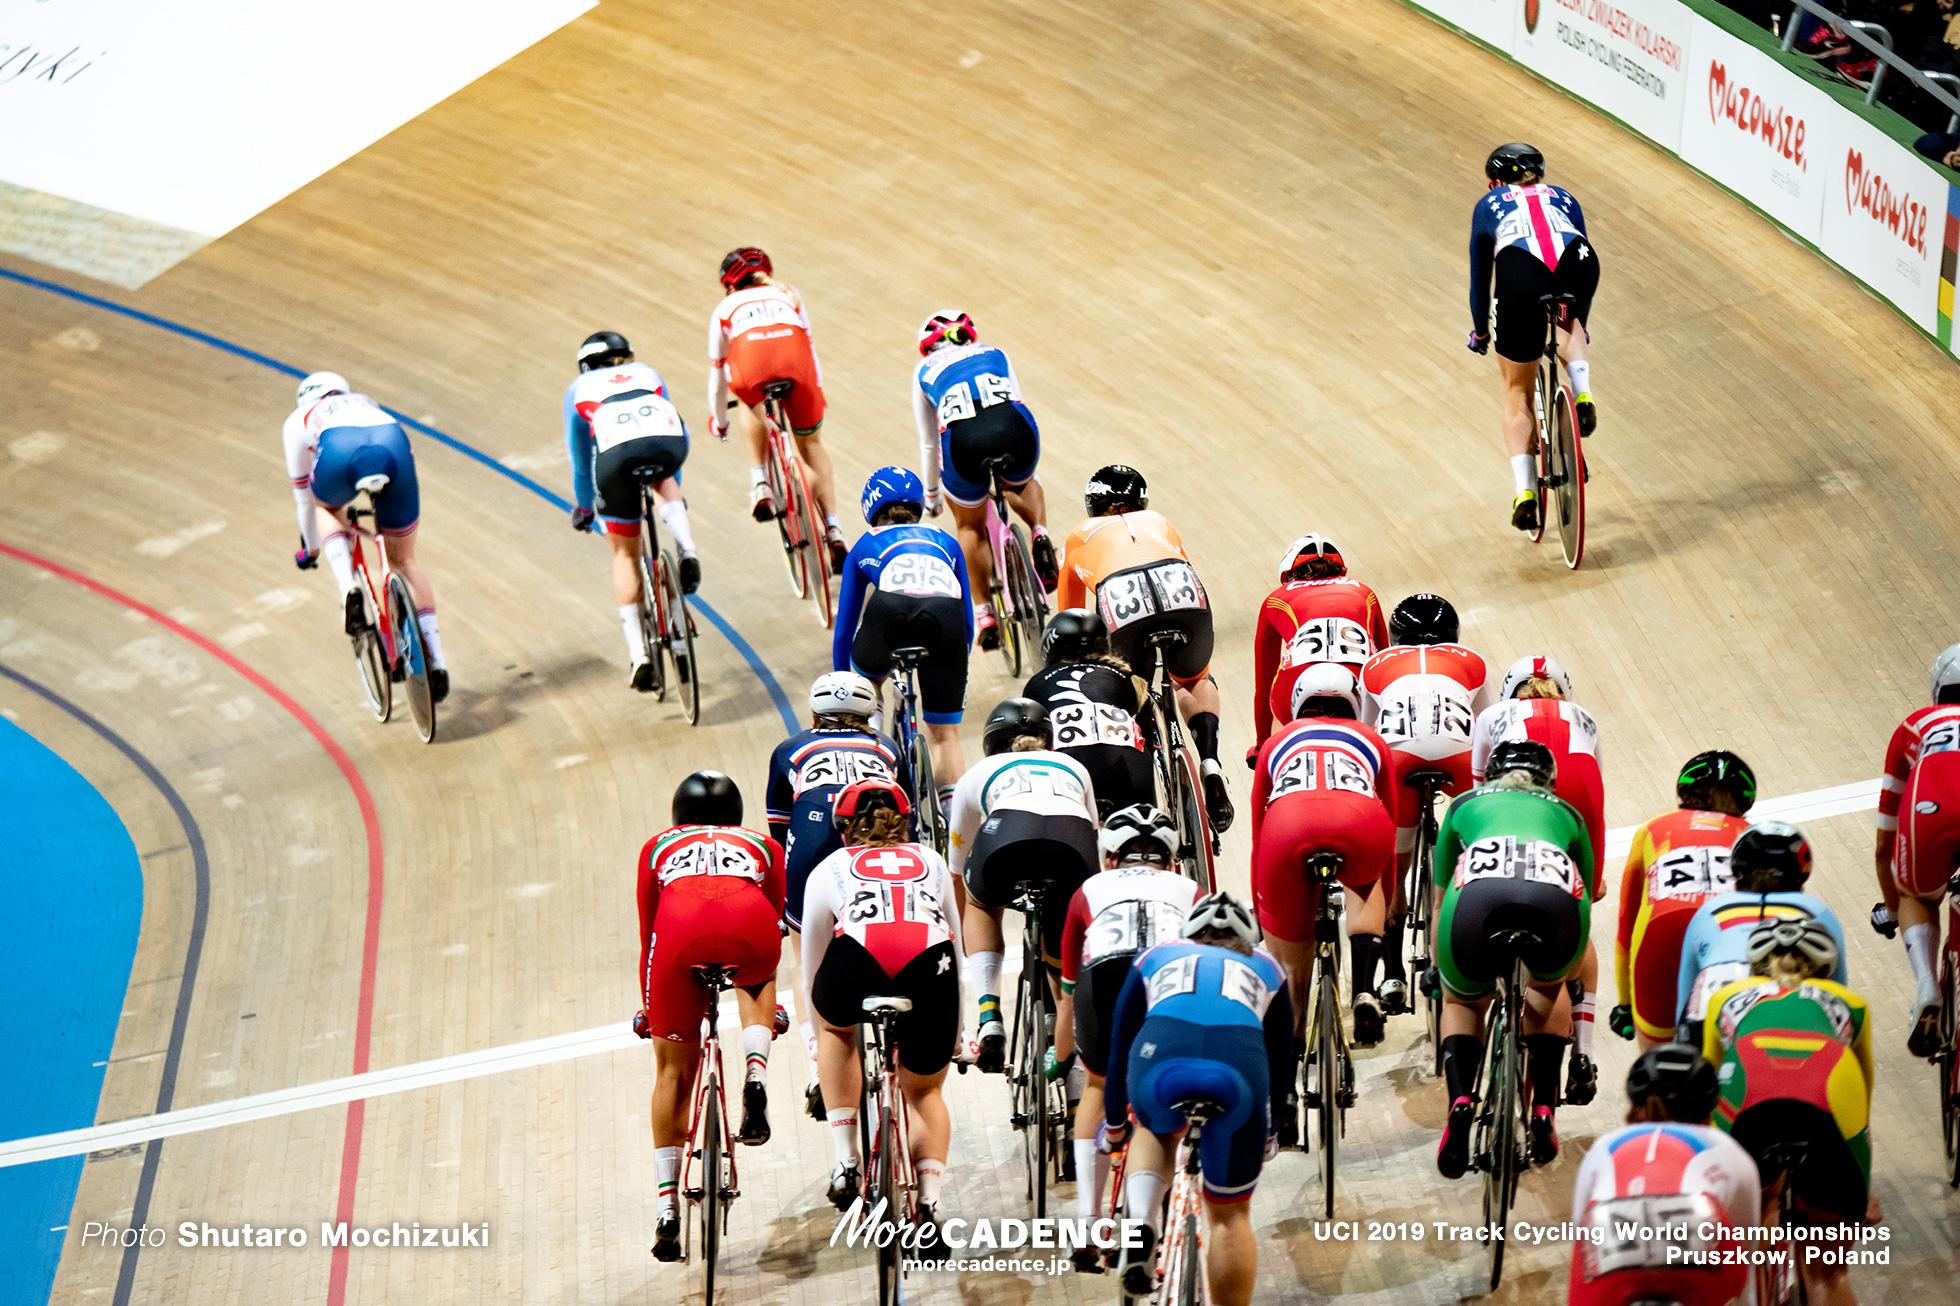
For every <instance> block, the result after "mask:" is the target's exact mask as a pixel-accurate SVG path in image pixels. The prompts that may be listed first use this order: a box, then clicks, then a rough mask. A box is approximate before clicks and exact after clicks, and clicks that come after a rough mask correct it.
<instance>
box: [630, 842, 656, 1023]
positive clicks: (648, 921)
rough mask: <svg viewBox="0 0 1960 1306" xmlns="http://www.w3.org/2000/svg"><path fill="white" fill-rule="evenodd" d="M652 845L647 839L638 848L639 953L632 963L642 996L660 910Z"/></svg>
mask: <svg viewBox="0 0 1960 1306" xmlns="http://www.w3.org/2000/svg"><path fill="white" fill-rule="evenodd" d="M653 845H654V840H653V839H649V840H647V842H646V846H645V847H644V848H642V849H640V864H639V892H638V899H639V904H640V955H639V957H638V959H637V960H636V961H635V963H634V970H636V971H637V972H638V973H639V976H640V990H641V994H642V996H643V997H644V996H645V991H646V981H647V975H646V967H647V957H648V956H649V955H651V953H652V952H653V919H654V917H655V916H656V915H657V914H658V913H659V911H660V880H659V877H657V876H656V875H654V873H653Z"/></svg>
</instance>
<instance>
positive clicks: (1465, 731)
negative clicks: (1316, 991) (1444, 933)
mask: <svg viewBox="0 0 1960 1306" xmlns="http://www.w3.org/2000/svg"><path fill="white" fill-rule="evenodd" d="M1459 633H1460V631H1459V625H1458V622H1457V617H1456V609H1455V608H1454V607H1452V606H1451V605H1450V601H1449V600H1448V599H1446V598H1443V597H1442V596H1440V595H1436V594H1411V595H1410V596H1409V597H1408V598H1406V599H1403V600H1402V601H1401V602H1400V603H1398V604H1396V605H1395V611H1394V612H1393V613H1392V614H1390V616H1389V619H1388V637H1389V641H1390V643H1389V647H1387V648H1385V649H1383V650H1381V651H1380V652H1379V653H1376V654H1375V655H1374V656H1372V657H1370V658H1369V659H1368V661H1367V662H1366V663H1364V664H1363V665H1362V668H1361V688H1362V689H1363V690H1364V691H1365V692H1364V694H1363V696H1362V701H1361V719H1362V721H1363V722H1365V723H1366V724H1368V725H1371V726H1373V727H1374V728H1375V729H1376V730H1377V731H1379V732H1380V733H1381V737H1382V738H1383V739H1384V740H1385V741H1387V743H1388V747H1389V750H1390V755H1389V769H1388V773H1387V776H1386V779H1385V783H1386V784H1387V786H1388V791H1389V792H1390V793H1392V794H1394V795H1395V797H1394V798H1392V799H1390V800H1389V810H1390V811H1392V812H1394V813H1395V814H1396V831H1395V852H1396V866H1397V869H1398V872H1399V873H1398V875H1397V876H1396V882H1395V884H1394V886H1393V888H1394V890H1395V892H1394V894H1393V896H1392V897H1391V898H1390V900H1389V907H1388V909H1389V921H1388V927H1387V928H1386V929H1385V930H1384V931H1383V932H1382V962H1383V966H1382V969H1383V978H1382V986H1381V1001H1382V1009H1383V1010H1384V1011H1386V1012H1388V1013H1390V1014H1393V1013H1395V1012H1398V1011H1407V1010H1409V1001H1408V992H1409V986H1408V977H1407V971H1406V967H1405V965H1404V963H1403V960H1402V934H1403V930H1404V928H1405V926H1406V922H1407V920H1408V912H1409V904H1408V899H1407V897H1406V896H1405V894H1404V893H1403V892H1402V875H1404V874H1406V873H1407V872H1408V870H1409V867H1410V865H1411V863H1412V862H1413V861H1414V859H1415V848H1416V829H1417V827H1418V826H1419V825H1420V824H1421V820H1422V814H1421V812H1420V810H1419V808H1420V803H1418V802H1417V801H1416V794H1415V791H1414V789H1412V788H1410V787H1409V785H1408V783H1407V777H1408V776H1409V774H1410V773H1411V772H1413V771H1419V770H1431V771H1446V772H1448V773H1449V779H1448V780H1447V781H1446V782H1445V783H1444V784H1443V786H1442V788H1441V789H1439V790H1437V792H1438V793H1440V794H1461V793H1464V792H1466V791H1467V790H1469V789H1470V787H1471V784H1472V781H1471V779H1470V728H1471V726H1472V725H1473V724H1474V723H1475V721H1476V719H1477V715H1478V714H1479V713H1480V712H1482V711H1483V709H1484V708H1486V707H1488V706H1489V705H1490V690H1489V689H1488V688H1487V687H1486V686H1485V684H1484V681H1485V679H1486V678H1487V677H1488V675H1489V672H1488V671H1487V670H1486V669H1485V666H1484V660H1483V658H1482V657H1481V656H1479V655H1478V654H1476V653H1473V652H1471V651H1470V650H1469V649H1468V648H1465V647H1464V646H1463V645H1462V644H1459V643H1457V636H1458V634H1459ZM1404 795H1407V796H1406V797H1404Z"/></svg>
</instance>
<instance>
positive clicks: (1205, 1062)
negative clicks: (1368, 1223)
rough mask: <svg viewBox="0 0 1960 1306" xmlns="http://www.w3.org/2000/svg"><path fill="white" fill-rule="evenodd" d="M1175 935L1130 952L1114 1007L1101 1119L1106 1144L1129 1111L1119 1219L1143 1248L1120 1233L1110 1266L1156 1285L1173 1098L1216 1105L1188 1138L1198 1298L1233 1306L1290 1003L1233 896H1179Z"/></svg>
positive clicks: (1178, 1125)
mask: <svg viewBox="0 0 1960 1306" xmlns="http://www.w3.org/2000/svg"><path fill="white" fill-rule="evenodd" d="M1180 934H1181V935H1182V940H1181V941H1180V942H1175V943H1160V944H1158V945H1157V946H1156V947H1154V948H1152V949H1150V950H1149V951H1148V952H1146V953H1144V954H1143V955H1142V956H1140V957H1138V958H1137V960H1136V964H1135V965H1134V966H1133V967H1132V968H1131V970H1130V975H1129V978H1128V979H1126V980H1124V981H1123V989H1122V992H1121V993H1119V994H1118V995H1117V998H1116V1013H1115V1015H1114V1017H1113V1018H1112V1024H1111V1033H1110V1038H1109V1078H1108V1081H1107V1083H1106V1085H1105V1091H1104V1097H1103V1120H1104V1122H1105V1124H1106V1125H1107V1126H1108V1130H1109V1135H1110V1138H1111V1141H1112V1142H1115V1141H1118V1140H1120V1138H1121V1137H1122V1136H1123V1135H1124V1134H1125V1133H1127V1122H1128V1119H1129V1116H1130V1114H1131V1112H1132V1111H1134V1113H1135V1115H1136V1119H1137V1124H1138V1125H1139V1126H1140V1128H1138V1129H1137V1131H1136V1136H1135V1137H1134V1138H1132V1139H1130V1140H1129V1159H1128V1161H1127V1162H1126V1164H1125V1167H1124V1174H1123V1197H1124V1207H1125V1214H1126V1215H1127V1217H1128V1218H1129V1219H1131V1220H1136V1221H1140V1222H1141V1224H1142V1226H1143V1237H1142V1239H1141V1242H1142V1245H1141V1246H1130V1245H1128V1242H1127V1240H1126V1243H1125V1246H1124V1248H1123V1252H1122V1259H1121V1260H1120V1261H1119V1262H1118V1273H1119V1274H1120V1275H1121V1276H1122V1280H1123V1282H1122V1290H1123V1292H1124V1293H1125V1294H1127V1295H1129V1296H1132V1297H1145V1296H1149V1295H1150V1293H1151V1292H1152V1291H1153V1290H1154V1289H1155V1287H1156V1285H1155V1283H1154V1282H1153V1281H1152V1275H1151V1260H1152V1257H1153V1256H1154V1255H1155V1253H1156V1248H1157V1233H1158V1231H1157V1221H1158V1219H1159V1213H1160V1210H1161V1206H1162V1201H1163V1196H1164V1192H1165V1189H1166V1188H1167V1187H1168V1186H1169V1184H1170V1167H1171V1157H1172V1155H1173V1154H1174V1153H1175V1151H1176V1149H1177V1141H1178V1138H1179V1137H1180V1136H1181V1135H1182V1134H1183V1133H1184V1129H1185V1125H1186V1124H1187V1123H1188V1122H1187V1120H1186V1118H1185V1117H1184V1115H1183V1114H1182V1113H1181V1112H1179V1111H1178V1110H1177V1104H1178V1103H1180V1102H1184V1101H1187V1100H1190V1099H1193V1098H1199V1099H1205V1100H1208V1101H1210V1102H1212V1103H1214V1104H1215V1105H1217V1106H1218V1107H1220V1108H1222V1114H1220V1115H1219V1116H1218V1117H1217V1118H1216V1119H1214V1120H1211V1121H1209V1122H1208V1123H1207V1124H1206V1125H1205V1128H1204V1141H1203V1145H1202V1146H1201V1147H1200V1149H1199V1154H1200V1157H1201V1161H1202V1164H1203V1166H1204V1192H1205V1216H1206V1222H1207V1223H1208V1225H1209V1226H1210V1237H1209V1238H1208V1239H1207V1248H1208V1255H1207V1256H1206V1257H1205V1260H1206V1267H1205V1268H1206V1271H1207V1281H1208V1283H1209V1286H1210V1288H1211V1298H1210V1299H1211V1300H1212V1301H1213V1302H1215V1303H1218V1306H1244V1304H1245V1303H1247V1302H1250V1301H1251V1300H1252V1285H1253V1281H1254V1277H1255V1275H1256V1273H1257V1269H1258V1256H1259V1250H1258V1247H1257V1245H1256V1244H1255V1242H1254V1239H1253V1234H1252V1217H1251V1204H1252V1191H1253V1189H1254V1188H1255V1187H1256V1186H1257V1185H1258V1182H1259V1172H1260V1170H1261V1168H1263V1166H1264V1164H1265V1158H1266V1153H1267V1150H1268V1148H1269V1146H1270V1139H1271V1126H1270V1125H1269V1124H1268V1123H1267V1122H1268V1120H1269V1119H1270V1111H1269V1109H1268V1104H1269V1103H1270V1102H1271V1101H1272V1100H1273V1098H1275V1097H1277V1096H1279V1095H1280V1094H1282V1093H1284V1092H1285V1091H1286V1086H1287V1085H1288V1084H1289V1083H1291V1082H1292V1080H1293V1076H1294V1069H1295V1064H1296V1063H1295V1060H1294V1056H1293V1012H1292V1009H1291V1007H1292V1004H1291V1001H1290V1000H1289V997H1288V994H1287V989H1286V976H1285V974H1284V973H1283V972H1282V971H1281V970H1280V968H1279V964H1278V963H1277V962H1275V961H1274V960H1273V959H1272V957H1271V956H1270V955H1268V954H1267V953H1266V952H1264V951H1263V950H1261V949H1260V947H1259V924H1258V922H1257V921H1255V920H1253V918H1252V913H1251V912H1250V911H1248V910H1247V909H1246V907H1245V905H1244V904H1243V903H1241V902H1239V901H1238V900H1237V899H1236V898H1234V897H1232V895H1231V894H1229V893H1212V894H1207V895H1205V896H1204V897H1202V898H1200V899H1198V900H1197V901H1196V902H1194V903H1193V904H1191V910H1190V911H1189V912H1188V913H1186V915H1185V917H1184V924H1183V927H1182V929H1181V930H1180Z"/></svg>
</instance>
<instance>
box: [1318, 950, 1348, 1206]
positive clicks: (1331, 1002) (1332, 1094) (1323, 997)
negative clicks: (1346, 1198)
mask: <svg viewBox="0 0 1960 1306" xmlns="http://www.w3.org/2000/svg"><path fill="white" fill-rule="evenodd" d="M1314 1008H1315V1020H1314V1026H1315V1030H1314V1044H1315V1050H1314V1057H1315V1060H1316V1061H1318V1062H1319V1065H1320V1112H1319V1121H1320V1188H1321V1195H1322V1199H1323V1205H1324V1208H1325V1210H1326V1212H1327V1218H1328V1219H1330V1220H1331V1219H1333V1218H1334V1170H1335V1165H1334V1149H1335V1148H1336V1146H1337V1145H1338V1144H1339V1142H1340V1137H1341V1125H1340V1114H1339V1113H1340V1110H1341V1105H1340V1103H1341V1079H1342V1075H1341V991H1340V986H1339V985H1338V984H1336V983H1335V982H1334V980H1333V977H1332V976H1330V975H1328V974H1327V973H1326V972H1325V971H1324V970H1323V971H1322V972H1321V976H1320V983H1319V985H1318V987H1317V988H1316V989H1315V992H1314Z"/></svg>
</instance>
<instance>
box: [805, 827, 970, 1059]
mask: <svg viewBox="0 0 1960 1306" xmlns="http://www.w3.org/2000/svg"><path fill="white" fill-rule="evenodd" d="M928 851H930V850H928ZM934 860H935V861H938V862H939V875H940V880H939V901H940V903H941V905H942V906H943V907H944V908H945V909H946V932H947V933H948V934H951V935H952V936H953V1010H954V1011H955V1012H957V1013H958V1019H957V1020H956V1021H955V1022H954V1025H953V1047H954V1048H955V1049H956V1050H957V1049H959V1048H963V1047H965V1046H966V1011H967V1003H966V997H967V994H966V993H965V992H964V988H963V986H962V984H961V982H960V981H961V978H962V977H963V976H964V975H965V974H966V936H965V934H964V933H962V932H961V930H960V911H959V902H960V898H959V895H958V892H957V891H956V890H955V889H954V887H953V871H952V868H951V867H949V866H947V865H946V863H945V861H944V860H942V859H939V858H937V857H935V858H934ZM804 974H806V975H807V974H809V972H808V971H805V972H804ZM972 996H973V997H974V1000H975V1001H978V1000H979V995H978V994H974V995H972ZM955 1055H958V1053H957V1051H955Z"/></svg>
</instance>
